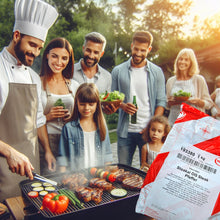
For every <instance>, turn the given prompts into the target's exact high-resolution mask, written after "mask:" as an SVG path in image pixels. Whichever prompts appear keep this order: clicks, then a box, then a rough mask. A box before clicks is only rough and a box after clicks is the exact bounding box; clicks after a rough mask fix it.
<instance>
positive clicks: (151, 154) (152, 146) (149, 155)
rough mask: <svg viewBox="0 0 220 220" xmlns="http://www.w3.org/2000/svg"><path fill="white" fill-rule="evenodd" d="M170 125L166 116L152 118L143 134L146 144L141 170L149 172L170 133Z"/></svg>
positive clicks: (143, 149) (142, 151)
mask: <svg viewBox="0 0 220 220" xmlns="http://www.w3.org/2000/svg"><path fill="white" fill-rule="evenodd" d="M169 132H170V125H169V122H168V119H167V118H166V117H164V116H154V117H152V118H151V120H150V122H149V123H148V125H147V127H146V128H145V130H144V133H143V139H144V141H146V144H145V145H144V146H143V147H142V150H141V169H142V170H144V171H147V170H148V169H149V167H150V165H151V164H152V162H153V161H154V159H155V158H156V156H157V154H158V153H159V152H160V150H161V148H162V146H163V144H164V142H165V140H166V137H167V135H168V133H169Z"/></svg>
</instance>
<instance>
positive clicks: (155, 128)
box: [149, 121, 165, 142]
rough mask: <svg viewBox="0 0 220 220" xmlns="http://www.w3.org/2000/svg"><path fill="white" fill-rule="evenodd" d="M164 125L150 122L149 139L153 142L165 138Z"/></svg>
mask: <svg viewBox="0 0 220 220" xmlns="http://www.w3.org/2000/svg"><path fill="white" fill-rule="evenodd" d="M164 129H165V125H164V124H162V123H160V122H156V121H155V122H152V123H151V126H150V129H149V133H150V139H151V140H152V141H153V142H155V141H160V140H162V138H163V137H164V136H165V130H164Z"/></svg>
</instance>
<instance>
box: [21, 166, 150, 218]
mask: <svg viewBox="0 0 220 220" xmlns="http://www.w3.org/2000/svg"><path fill="white" fill-rule="evenodd" d="M113 165H117V166H118V167H119V168H120V169H124V170H125V171H130V172H131V173H134V174H138V175H139V176H141V177H143V178H145V175H146V173H145V172H143V171H141V170H138V169H136V168H133V167H130V166H127V165H123V164H113ZM99 168H103V169H104V167H99ZM77 173H84V175H85V176H86V177H87V178H88V179H90V178H91V176H89V174H88V169H85V170H80V171H78V172H77ZM66 174H70V173H61V174H53V175H48V176H46V177H47V178H49V179H52V180H55V181H57V182H58V183H59V182H61V181H60V180H61V179H62V176H63V175H66ZM71 174H72V173H71ZM33 182H36V181H31V180H25V181H22V182H21V183H20V188H21V191H22V195H23V196H24V197H25V198H26V199H28V200H29V202H30V204H32V205H33V206H34V207H35V208H36V210H37V213H38V214H37V215H38V218H36V219H56V220H57V219H62V220H63V219H77V220H79V219H105V220H106V219H112V218H113V219H114V220H117V219H125V218H126V220H127V219H134V220H137V219H148V218H146V217H145V218H144V216H143V215H140V214H137V213H135V206H136V202H137V199H138V196H139V193H140V192H139V191H133V190H127V191H128V194H127V196H126V197H124V198H120V199H114V198H113V197H112V196H111V195H110V193H109V192H105V191H104V192H103V195H102V202H101V203H99V204H96V203H95V202H94V201H90V202H87V203H86V202H84V208H83V209H80V208H78V207H77V206H73V205H72V203H71V202H70V203H69V206H68V209H67V210H66V211H65V212H64V213H62V214H55V213H52V212H50V211H49V210H42V209H41V206H42V199H43V198H42V197H40V196H39V197H37V198H30V197H29V196H28V192H30V191H31V190H32V187H31V184H32V183H33ZM113 186H114V187H116V188H122V185H121V184H120V183H116V182H114V183H113ZM63 188H64V186H63V185H62V184H58V186H56V190H57V191H58V190H59V189H63Z"/></svg>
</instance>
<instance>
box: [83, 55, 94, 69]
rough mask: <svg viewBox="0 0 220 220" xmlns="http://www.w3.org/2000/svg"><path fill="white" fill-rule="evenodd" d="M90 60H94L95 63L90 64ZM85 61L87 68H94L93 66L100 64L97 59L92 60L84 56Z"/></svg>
mask: <svg viewBox="0 0 220 220" xmlns="http://www.w3.org/2000/svg"><path fill="white" fill-rule="evenodd" d="M88 59H90V60H93V61H94V63H92V64H88V63H87V60H88ZM83 60H84V63H85V64H86V66H87V67H93V66H95V65H96V63H98V60H97V59H91V58H89V56H84V57H83Z"/></svg>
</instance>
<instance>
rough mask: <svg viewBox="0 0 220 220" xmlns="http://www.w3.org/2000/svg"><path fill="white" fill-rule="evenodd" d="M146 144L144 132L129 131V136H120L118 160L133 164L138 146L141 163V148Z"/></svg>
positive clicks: (122, 162)
mask: <svg viewBox="0 0 220 220" xmlns="http://www.w3.org/2000/svg"><path fill="white" fill-rule="evenodd" d="M144 144H145V142H144V140H143V139H142V134H139V133H133V132H128V137H127V138H121V137H118V162H119V163H121V164H126V165H128V166H131V165H132V160H133V156H134V153H135V150H136V147H137V146H138V148H139V162H140V165H141V149H142V146H143V145H144Z"/></svg>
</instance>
